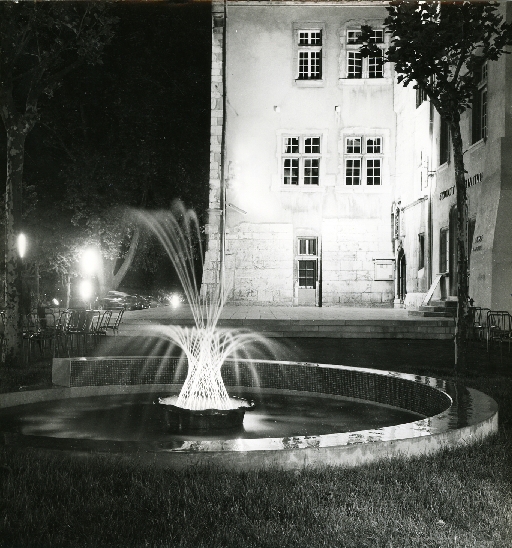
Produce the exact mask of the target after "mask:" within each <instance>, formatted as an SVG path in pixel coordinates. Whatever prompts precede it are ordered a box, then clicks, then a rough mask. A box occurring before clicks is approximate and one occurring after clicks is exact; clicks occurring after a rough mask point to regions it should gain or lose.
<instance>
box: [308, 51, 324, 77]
mask: <svg viewBox="0 0 512 548" xmlns="http://www.w3.org/2000/svg"><path fill="white" fill-rule="evenodd" d="M310 65H311V66H310V69H311V70H310V78H312V79H315V78H320V77H321V75H322V52H321V51H312V52H311V59H310Z"/></svg>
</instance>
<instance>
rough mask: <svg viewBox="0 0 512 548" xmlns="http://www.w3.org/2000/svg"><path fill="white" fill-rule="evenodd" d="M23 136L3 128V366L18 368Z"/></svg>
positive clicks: (21, 131) (18, 130)
mask: <svg viewBox="0 0 512 548" xmlns="http://www.w3.org/2000/svg"><path fill="white" fill-rule="evenodd" d="M25 138H26V133H25V132H24V131H23V130H22V128H20V127H19V126H14V127H9V128H7V151H8V152H7V177H6V185H5V307H6V310H5V314H6V322H5V347H4V352H5V356H4V359H5V363H6V364H8V365H19V364H20V363H21V358H22V342H23V317H22V314H21V294H22V293H21V292H22V278H21V267H22V264H21V260H20V258H19V256H18V235H19V234H20V232H21V214H22V205H21V200H22V195H21V190H22V181H23V161H24V153H25Z"/></svg>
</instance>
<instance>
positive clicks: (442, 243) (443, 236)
mask: <svg viewBox="0 0 512 548" xmlns="http://www.w3.org/2000/svg"><path fill="white" fill-rule="evenodd" d="M439 272H440V273H444V272H448V229H447V228H442V229H441V231H440V233H439Z"/></svg>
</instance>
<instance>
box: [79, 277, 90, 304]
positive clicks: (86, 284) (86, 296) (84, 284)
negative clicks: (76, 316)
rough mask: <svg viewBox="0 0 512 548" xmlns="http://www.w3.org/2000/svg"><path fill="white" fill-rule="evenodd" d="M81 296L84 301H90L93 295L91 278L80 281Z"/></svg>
mask: <svg viewBox="0 0 512 548" xmlns="http://www.w3.org/2000/svg"><path fill="white" fill-rule="evenodd" d="M79 289H80V297H81V298H82V300H83V301H88V300H90V298H91V297H92V294H93V287H92V283H91V281H90V280H82V281H81V282H80V288H79Z"/></svg>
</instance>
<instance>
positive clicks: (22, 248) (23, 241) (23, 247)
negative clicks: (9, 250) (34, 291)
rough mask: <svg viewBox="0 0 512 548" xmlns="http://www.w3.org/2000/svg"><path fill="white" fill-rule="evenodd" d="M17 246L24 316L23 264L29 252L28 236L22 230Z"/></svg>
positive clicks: (21, 309)
mask: <svg viewBox="0 0 512 548" xmlns="http://www.w3.org/2000/svg"><path fill="white" fill-rule="evenodd" d="M16 243H17V247H18V257H19V259H20V264H19V273H20V280H21V283H20V314H21V316H22V317H23V316H24V312H25V310H24V308H25V306H24V305H25V303H24V299H23V297H24V295H23V278H24V276H23V271H24V264H23V259H24V258H25V255H26V253H27V237H26V236H25V234H23V232H20V233H19V234H18V239H17V242H16Z"/></svg>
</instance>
